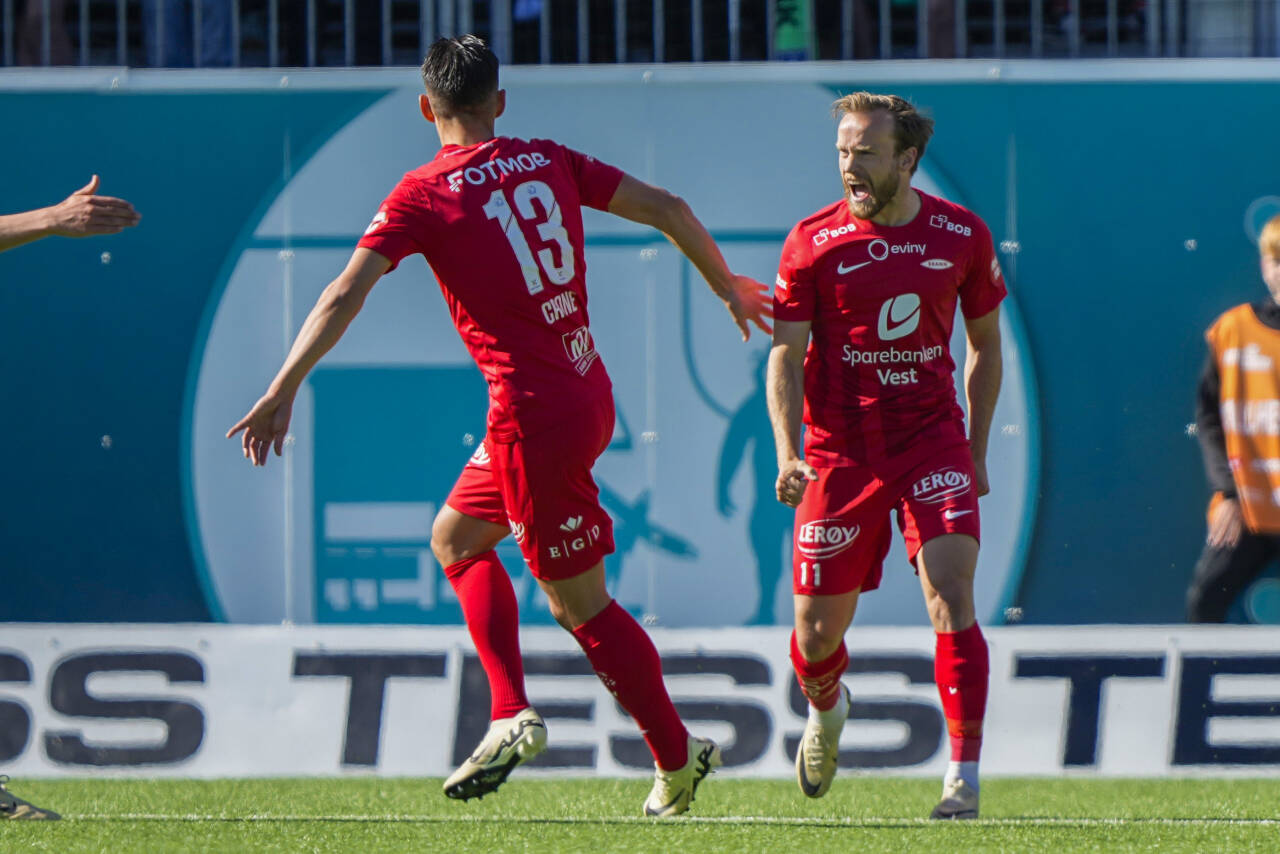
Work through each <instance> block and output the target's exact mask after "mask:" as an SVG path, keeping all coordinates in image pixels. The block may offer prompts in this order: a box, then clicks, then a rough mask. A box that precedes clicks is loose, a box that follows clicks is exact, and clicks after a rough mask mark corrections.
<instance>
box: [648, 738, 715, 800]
mask: <svg viewBox="0 0 1280 854" xmlns="http://www.w3.org/2000/svg"><path fill="white" fill-rule="evenodd" d="M721 764H723V760H722V759H721V758H720V748H719V747H717V746H716V743H715V742H714V741H712V740H711V739H709V738H694V737H693V736H689V761H688V762H686V763H685V765H684V767H683V768H681V769H680V770H678V771H663V770H662V769H661V768H657V767H656V765H655V769H656V770H655V773H654V775H653V778H654V779H653V789H652V790H650V792H649V797H647V798H645V802H644V814H645V815H648V816H654V817H656V818H667V817H668V816H673V815H680V813H682V812H685V811H686V810H688V809H689V804H691V803H692V802H693V795H694V793H695V792H697V791H698V784H699V783H701V782H702V780H703V778H705V777H706V776H707V775H708V774H710V773H711V772H712V771H713V770H715V769H716V768H719V767H720V766H721Z"/></svg>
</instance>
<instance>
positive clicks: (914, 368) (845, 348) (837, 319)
mask: <svg viewBox="0 0 1280 854" xmlns="http://www.w3.org/2000/svg"><path fill="white" fill-rule="evenodd" d="M916 192H917V193H919V195H920V200H921V208H920V212H919V213H918V214H917V215H916V217H915V219H913V220H912V221H911V222H909V223H907V224H906V225H901V226H883V225H877V224H875V223H873V222H867V221H864V220H859V219H857V218H856V217H854V216H853V214H852V213H851V212H850V211H849V206H848V204H846V202H845V201H844V200H843V199H842V200H841V201H839V202H836V203H835V204H833V205H830V206H829V207H826V208H823V209H822V210H820V211H818V212H817V213H816V214H814V215H813V216H810V217H808V218H807V219H804V220H801V221H800V222H799V223H797V225H796V227H795V228H793V229H792V230H791V234H790V235H788V236H787V241H786V243H785V244H784V245H783V249H782V262H781V264H780V265H779V268H778V280H777V287H776V289H775V290H774V296H773V312H774V317H775V318H776V319H778V320H783V321H809V322H811V323H812V327H811V330H812V333H811V334H812V338H811V340H810V342H809V348H808V351H807V352H806V353H805V360H804V371H805V373H804V423H805V424H806V425H807V426H808V429H807V430H806V432H805V442H804V450H805V457H806V459H808V460H809V461H810V462H811V463H813V464H814V465H824V466H840V465H870V464H875V463H877V462H880V461H883V460H885V459H887V458H889V457H891V456H895V455H898V454H901V453H903V452H905V451H907V450H909V449H911V448H914V447H917V446H919V445H921V444H928V445H930V446H936V447H939V448H941V447H945V446H948V445H953V444H957V443H963V442H965V441H966V439H965V430H964V414H963V412H962V411H961V409H960V407H959V406H958V405H957V403H956V391H955V376H954V374H955V367H956V366H955V362H954V361H953V360H952V358H951V330H952V326H953V324H954V321H955V313H956V303H957V301H958V302H959V304H960V308H961V310H962V311H963V312H964V315H965V317H981V316H982V315H984V314H987V313H988V312H990V311H991V310H992V309H994V308H995V307H996V306H997V305H999V304H1000V301H1001V300H1002V299H1004V297H1005V293H1006V291H1005V286H1004V278H1003V276H1002V275H1001V272H1000V264H999V262H998V261H997V260H996V256H995V249H994V247H993V246H992V244H991V232H990V231H989V230H988V229H987V226H986V225H985V224H984V223H983V222H982V220H981V219H979V218H978V217H977V216H976V215H975V214H973V213H972V212H970V211H968V210H966V209H965V208H962V207H960V206H959V205H954V204H951V203H950V202H947V201H944V200H942V199H939V198H937V197H935V196H930V195H928V194H927V193H920V192H919V191H918V190H917V191H916Z"/></svg>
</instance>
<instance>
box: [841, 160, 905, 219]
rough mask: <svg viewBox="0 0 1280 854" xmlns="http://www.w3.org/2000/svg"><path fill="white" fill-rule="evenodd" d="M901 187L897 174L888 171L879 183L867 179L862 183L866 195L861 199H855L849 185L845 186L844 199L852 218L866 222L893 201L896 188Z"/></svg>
mask: <svg viewBox="0 0 1280 854" xmlns="http://www.w3.org/2000/svg"><path fill="white" fill-rule="evenodd" d="M901 185H902V179H901V178H900V177H899V176H898V173H897V172H893V171H890V172H889V173H887V174H886V175H885V176H884V178H883V179H882V180H880V181H875V180H873V179H871V178H867V180H866V181H865V182H864V183H863V187H865V189H866V195H865V196H864V197H863V198H861V199H855V198H854V197H853V192H852V191H851V190H850V189H849V185H848V184H845V185H844V197H845V201H846V202H847V203H848V205H849V210H850V212H851V213H852V214H853V215H854V216H856V217H857V218H858V219H862V220H868V219H871V218H872V217H874V216H875V215H876V214H878V213H880V211H882V210H884V206H885V205H887V204H889V202H891V201H893V197H894V196H896V195H898V188H899V187H900V186H901Z"/></svg>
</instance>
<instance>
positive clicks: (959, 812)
mask: <svg viewBox="0 0 1280 854" xmlns="http://www.w3.org/2000/svg"><path fill="white" fill-rule="evenodd" d="M977 817H978V793H977V792H975V791H974V790H973V787H972V786H970V785H969V784H968V783H966V782H965V781H964V780H961V779H958V778H957V779H955V780H952V781H951V782H950V783H947V784H946V785H945V786H943V787H942V800H940V801H938V805H937V806H936V807H934V808H933V812H931V813H930V814H929V818H936V819H944V820H952V819H965V818H977Z"/></svg>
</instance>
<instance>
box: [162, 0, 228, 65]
mask: <svg viewBox="0 0 1280 854" xmlns="http://www.w3.org/2000/svg"><path fill="white" fill-rule="evenodd" d="M197 13H198V14H197ZM197 18H198V23H199V33H198V35H199V48H200V50H199V56H198V57H197V55H196V50H195V44H196V43H195V42H194V41H193V38H192V36H193V34H195V33H196V29H197ZM142 28H143V32H144V33H145V38H146V43H147V64H148V65H150V66H151V67H152V68H192V67H194V66H197V65H198V66H200V67H202V68H225V67H227V66H229V65H231V0H142Z"/></svg>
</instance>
